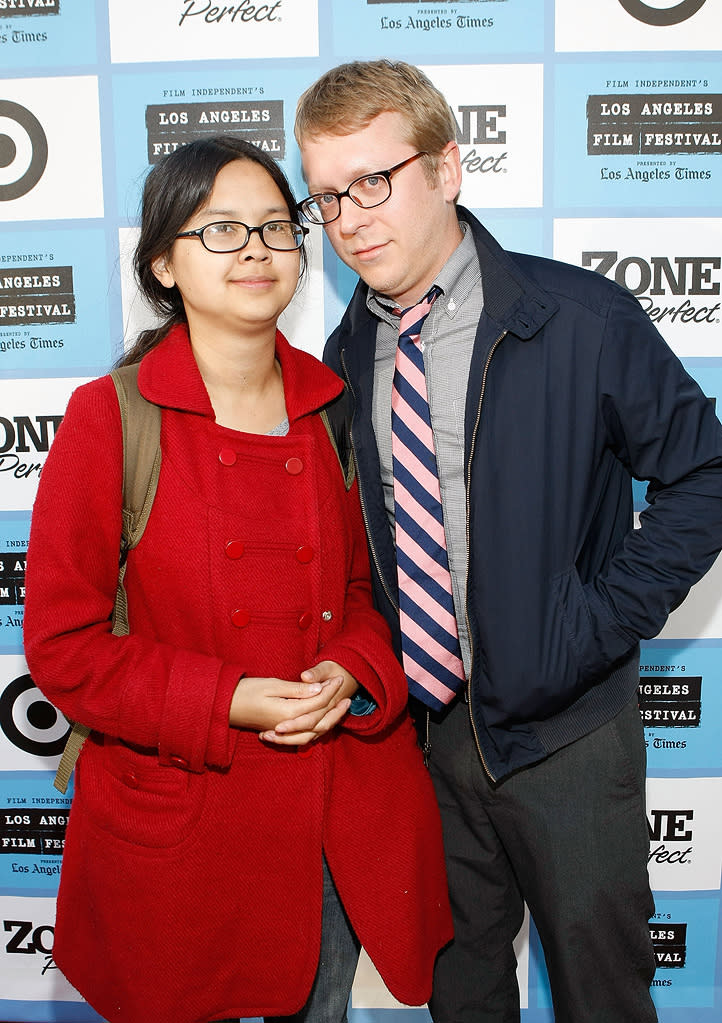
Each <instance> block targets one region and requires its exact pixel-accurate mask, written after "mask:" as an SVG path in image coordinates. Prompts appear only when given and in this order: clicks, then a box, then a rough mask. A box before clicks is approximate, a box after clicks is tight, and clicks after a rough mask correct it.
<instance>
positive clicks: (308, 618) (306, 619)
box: [298, 611, 313, 629]
mask: <svg viewBox="0 0 722 1023" xmlns="http://www.w3.org/2000/svg"><path fill="white" fill-rule="evenodd" d="M312 621H313V615H312V614H311V612H310V611H304V613H303V614H302V615H301V617H300V618H299V619H298V627H299V629H307V628H308V627H309V626H310V624H311V622H312Z"/></svg>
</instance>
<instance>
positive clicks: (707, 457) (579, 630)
mask: <svg viewBox="0 0 722 1023" xmlns="http://www.w3.org/2000/svg"><path fill="white" fill-rule="evenodd" d="M458 214H459V217H460V219H462V220H464V221H466V223H468V224H469V225H470V227H471V230H472V232H473V235H474V239H475V242H476V247H477V250H478V254H479V261H480V264H481V275H482V278H481V279H482V287H483V293H484V309H483V312H482V315H481V318H480V321H479V326H478V329H477V333H476V339H475V342H474V351H473V356H472V360H471V369H470V373H469V383H468V390H467V400H466V416H465V451H464V462H465V470H466V471H465V476H466V492H467V535H468V545H469V564H468V576H467V598H466V609H465V611H466V615H467V618H468V627H469V637H470V641H471V653H472V669H471V678H470V680H469V707H470V712H471V719H472V725H473V729H474V733H475V736H476V740H477V745H478V749H479V754H480V756H481V758H482V760H483V763H484V766H485V768H486V770H487V771H488V773H489V775H490V776H491V777H492V778H493V779H500V778H502V777H504V776H505V775H507V774H509V773H510V772H511V771H513V770H515V769H517V768H520V767H523V766H525V765H528V764H532V763H535V762H536V761H539V760H540V759H542V758H543V757H545V756H546V755H547V754H549V753H550V752H552V751H553V750H555V749H558V748H560V747H561V746H564V745H566V744H567V743H569V742H572V741H574V740H575V739H577V738H579V737H580V736H582V735H585V734H587V733H588V732H590V731H591V730H592V729H594V728H597V727H598V726H600V725H602V724H604V723H605V722H606V721H608V720H610V719H611V718H612V717H613V716H614V715H615V714H617V713H618V712H619V711H620V710H621V709H622V708H623V707H624V706H625V705H626V704H627V703H628V702H629V701H630V700H631V699H632V698H633V697H634V694H635V692H636V689H637V686H638V684H639V641H640V640H641V639H650V638H652V637H653V636H656V635H657V633H658V632H659V631H660V629H661V628H662V627H663V626H664V623H665V621H666V620H667V616H668V615H669V613H670V611H672V610H673V609H674V608H675V607H676V606H677V605H679V604H680V603H681V601H682V600H683V599H684V598H685V596H686V595H687V592H688V591H689V589H690V587H691V586H692V585H693V583H695V582H696V581H697V580H698V579H700V578H701V576H702V575H704V573H705V572H706V571H707V570H708V569H709V567H710V566H711V565H712V563H713V561H714V559H715V557H716V555H717V553H718V552H719V550H720V549H721V548H722V426H721V425H720V423H719V421H718V420H717V418H716V416H715V414H714V409H713V406H712V403H711V402H710V401H709V399H708V398H706V397H705V396H704V394H703V393H702V391H701V390H700V388H699V387H698V385H697V384H696V383H695V382H694V381H693V380H692V379H691V377H690V376H689V375H688V374H687V373H686V371H685V370H684V368H683V366H682V365H681V363H680V362H679V360H678V359H677V357H676V356H675V355H674V354H673V352H672V351H671V349H670V348H669V347H668V345H667V344H666V342H665V341H664V340H663V338H662V337H661V336H660V334H659V333H658V331H657V330H656V328H655V327H654V326H653V324H652V322H651V321H650V319H649V317H648V316H647V314H646V313H645V312H644V311H643V310H642V308H641V306H640V304H639V303H638V302H637V300H636V298H634V297H633V296H632V295H631V294H630V293H629V292H628V291H626V290H625V289H623V288H621V287H619V286H618V285H616V284H615V283H613V282H612V281H609V280H607V279H606V278H604V277H602V276H600V275H598V274H596V273H592V272H591V271H588V270H581V269H579V268H577V267H573V266H569V265H566V264H563V263H559V262H556V261H553V260H548V259H543V258H540V257H536V256H529V255H521V254H516V253H507V252H505V251H504V250H503V249H502V248H501V247H500V246H499V245H498V244H497V242H496V241H495V240H494V239H493V238H492V237H491V235H490V234H489V233H488V232H487V231H486V230H485V229H484V228H483V227H482V226H481V224H480V223H479V222H478V220H476V218H475V217H473V216H472V214H471V213H469V212H468V211H467V210H465V209H463V208H462V207H458ZM367 292H368V288H367V287H366V285H364V284H363V283H362V282H359V284H358V286H357V288H356V291H355V293H354V295H353V298H352V299H351V302H350V304H349V307H348V309H347V310H346V313H345V315H344V317H343V319H342V321H341V323H340V325H339V326H338V327H337V329H336V330H335V331H334V333H333V334H332V335H331V337H330V338H329V340H328V342H327V345H326V351H325V356H324V358H325V361H326V362H327V363H328V365H330V366H331V367H332V368H333V369H335V370H336V372H338V373H339V374H340V375H341V376H342V377H343V378H344V379H345V381H346V383H347V385H348V387H349V389H350V392H351V395H352V398H353V401H354V412H353V419H352V427H351V439H352V444H353V450H354V455H355V461H356V471H357V475H358V480H359V487H360V492H361V499H362V506H363V510H364V518H365V522H366V529H367V533H368V539H369V549H370V553H371V563H372V571H373V576H374V592H375V599H376V604H377V606H378V607H379V609H380V610H381V611H382V612H383V613H384V614H385V616H386V618H387V620H388V622H389V624H390V626H391V629H392V633H393V636H394V642H395V644H396V649H397V652H399V650H400V644H399V623H398V590H397V582H396V563H395V555H394V543H393V536H392V532H391V529H390V527H389V521H388V517H387V514H386V510H385V508H384V499H383V492H382V487H381V477H380V471H379V461H378V454H377V450H376V443H375V437H374V430H373V425H372V419H371V415H372V396H373V372H374V347H375V339H376V328H377V321H376V320H375V319H374V318H373V317H372V316H371V314H370V313H369V312H368V309H367V307H366V296H367ZM632 477H635V478H637V479H641V480H647V481H649V486H648V489H647V501H648V507H647V508H645V510H644V511H643V512H642V514H641V517H640V524H641V528H639V529H634V528H633V503H632Z"/></svg>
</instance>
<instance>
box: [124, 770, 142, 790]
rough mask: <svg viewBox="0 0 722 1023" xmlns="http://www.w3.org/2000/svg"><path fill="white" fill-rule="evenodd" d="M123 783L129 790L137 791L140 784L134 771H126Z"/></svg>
mask: <svg viewBox="0 0 722 1023" xmlns="http://www.w3.org/2000/svg"><path fill="white" fill-rule="evenodd" d="M123 781H124V782H125V784H126V785H127V786H128V788H129V789H137V788H138V786H139V784H140V782H139V781H138V776H137V774H135V772H134V771H126V772H125V774H124V775H123Z"/></svg>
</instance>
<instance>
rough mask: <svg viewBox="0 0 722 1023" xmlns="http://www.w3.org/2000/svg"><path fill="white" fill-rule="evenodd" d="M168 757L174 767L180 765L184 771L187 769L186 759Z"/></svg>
mask: <svg viewBox="0 0 722 1023" xmlns="http://www.w3.org/2000/svg"><path fill="white" fill-rule="evenodd" d="M168 759H169V760H170V762H171V764H173V766H174V767H182V768H183V770H184V771H187V770H188V761H187V760H184V759H183V757H169V758H168Z"/></svg>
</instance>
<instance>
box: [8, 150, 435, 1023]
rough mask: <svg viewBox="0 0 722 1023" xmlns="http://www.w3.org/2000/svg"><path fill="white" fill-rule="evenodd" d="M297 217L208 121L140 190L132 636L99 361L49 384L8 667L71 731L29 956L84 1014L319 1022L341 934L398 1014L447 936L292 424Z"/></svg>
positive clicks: (272, 167)
mask: <svg viewBox="0 0 722 1023" xmlns="http://www.w3.org/2000/svg"><path fill="white" fill-rule="evenodd" d="M247 225H250V226H247ZM304 231H305V229H304V228H302V227H300V225H299V224H298V220H297V214H296V207H295V203H294V201H293V197H292V195H291V192H290V190H289V187H288V184H287V182H286V179H285V178H284V176H283V174H282V172H281V171H280V169H279V168H278V166H277V165H276V164H275V163H274V162H273V161H272V160H270V159H269V158H267V157H266V156H265V155H264V154H263V153H261V152H260V151H259V150H257V149H256V148H254V147H253V146H251V145H249V144H247V143H245V142H242V141H240V140H238V139H234V138H233V137H232V136H224V137H219V138H216V139H211V140H204V141H200V142H194V143H191V144H190V145H188V146H186V147H183V148H181V149H178V150H177V151H176V152H175V153H173V154H171V155H170V156H168V157H166V158H165V160H164V161H163V162H161V163H160V164H158V165H157V166H156V167H155V168H154V169H153V170H152V171H151V173H150V174H149V176H148V178H147V181H146V185H145V191H144V198H143V214H142V224H141V235H140V240H139V244H138V249H137V252H136V263H135V267H136V274H137V277H138V280H139V283H140V287H141V290H142V292H143V293H144V295H145V297H146V298H147V299H148V300H149V301H150V302H151V304H153V305H154V306H155V308H156V309H157V310H159V311H161V312H162V313H163V314H164V315H165V317H166V322H165V324H164V326H163V328H161V329H160V330H156V331H149V332H146V333H145V334H143V335H142V336H141V337H140V339H139V341H138V342H137V343H136V345H135V347H134V348H133V350H132V351H131V352H130V353H129V354H128V355H127V356H126V358H125V360H124V361H125V362H137V361H140V360H142V361H140V370H139V376H138V386H139V389H140V391H141V393H142V394H143V396H144V397H145V398H147V399H148V400H149V401H151V402H152V403H154V404H157V405H158V406H160V408H161V410H162V419H161V423H162V425H161V450H162V465H161V474H160V480H159V484H158V489H157V493H156V496H155V500H154V503H153V508H152V512H151V515H150V519H149V521H148V525H147V527H146V529H145V532H144V534H143V538H142V540H141V542H140V544H139V545H138V547H137V548H135V549H134V550H132V551H131V552H130V554H129V557H128V562H127V571H126V577H125V583H126V590H127V593H128V604H129V620H130V634H129V635H128V636H122V637H119V636H115V635H113V634H112V633H111V624H110V615H111V611H112V608H113V601H114V594H115V587H116V581H117V574H118V550H119V543H120V535H121V505H122V457H123V444H122V435H121V422H120V415H119V410H118V402H117V399H116V395H115V390H114V387H113V384H112V381H111V380H110V378H109V377H103V378H101V379H99V380H96V381H94V382H92V383H89V384H86V385H85V386H83V387H80V388H79V389H78V390H77V391H76V392H75V393H74V394H73V396H72V398H71V400H70V403H69V405H68V409H67V413H66V416H65V419H64V421H63V423H62V425H61V427H60V429H59V431H58V434H57V437H56V440H55V442H54V444H53V447H52V450H51V452H50V454H49V456H48V459H47V462H46V464H45V467H44V470H43V476H42V480H41V483H40V487H39V491H38V496H37V500H36V504H35V508H34V511H33V520H32V529H31V538H30V550H29V554H28V573H27V602H26V611H25V643H26V656H27V660H28V664H29V666H30V670H31V672H32V675H33V678H34V679H35V681H36V682H37V684H38V685H39V686H40V688H41V689H42V690H43V691H44V692H45V693H46V695H47V696H48V698H49V699H51V700H52V701H53V702H54V703H55V704H56V705H57V706H58V707H59V708H60V709H61V710H62V711H63V713H65V714H66V715H67V716H68V717H69V718H72V719H74V720H77V721H80V722H82V723H83V724H85V725H87V726H89V727H90V728H92V729H93V731H92V733H91V737H90V739H89V740H88V741H87V742H86V744H85V746H84V748H83V751H82V753H81V755H80V759H79V761H78V766H77V771H76V782H75V796H74V801H73V807H72V811H71V815H70V822H69V825H68V832H67V840H66V848H65V855H64V859H63V867H62V875H61V881H60V889H59V893H58V919H57V927H56V938H55V949H54V956H55V960H56V962H57V965H58V966H59V967H60V969H61V970H62V971H63V972H64V973H65V974H66V976H67V977H68V979H69V980H70V981H71V983H73V984H74V985H75V986H76V987H77V988H78V990H79V991H80V992H81V993H82V994H83V996H84V997H85V998H86V999H87V1000H88V1002H90V1004H91V1005H92V1006H93V1007H94V1008H95V1009H96V1010H97V1011H98V1012H99V1013H101V1014H102V1015H103V1016H104V1017H105V1018H106V1019H107V1020H114V1021H115V1020H119V1021H123V1023H148V1021H149V1020H152V1021H153V1023H207V1021H211V1020H218V1019H221V1018H227V1017H235V1018H238V1017H248V1016H259V1015H263V1016H267V1017H277V1016H288V1015H289V1014H292V1013H298V1015H297V1016H295V1017H294V1018H296V1019H299V1020H306V1019H307V1020H308V1021H309V1023H317V1021H321V1020H323V1021H329V1023H338V1021H341V1020H344V1019H345V1018H346V1003H347V1000H348V993H349V990H350V985H351V981H352V978H353V972H354V968H355V963H356V959H357V955H358V943H361V944H362V945H363V946H364V947H365V948H366V949H367V951H368V953H369V955H370V956H371V958H372V960H373V961H374V963H375V965H376V967H377V969H378V970H379V972H380V973H381V976H382V977H383V979H384V980H385V982H386V984H387V986H388V987H389V989H390V990H391V992H392V993H393V994H394V995H395V996H396V997H397V998H398V999H399V1000H401V1001H403V1002H406V1003H409V1004H421V1003H423V1002H424V1001H426V999H427V998H428V996H429V994H430V988H431V973H432V966H433V962H434V958H435V955H436V953H437V951H438V949H439V948H440V947H441V946H442V945H443V944H444V943H446V942H447V941H448V940H449V939H450V937H451V925H450V916H449V911H448V904H447V897H446V885H445V878H444V869H443V854H442V846H441V837H440V827H439V821H438V817H437V810H436V806H435V803H434V799H433V794H432V789H431V785H430V782H429V779H428V777H427V774H426V772H425V770H424V767H423V765H422V762H421V759H420V754H419V751H418V749H417V746H416V742H415V736H414V731H413V728H412V725H411V723H410V721H409V718H408V715H407V712H406V689H405V682H404V677H403V674H402V671H401V669H400V667H399V665H398V663H397V661H396V659H395V658H394V656H393V653H392V651H391V648H390V646H389V643H388V636H387V631H386V626H385V625H384V624H383V622H382V619H381V617H380V616H379V615H378V614H377V613H376V612H375V611H374V610H373V609H372V606H371V597H370V582H369V568H368V560H367V552H366V543H365V536H364V530H363V524H362V519H361V514H360V507H359V501H358V494H357V490H356V486H355V484H354V485H353V486H351V488H350V489H348V490H347V488H346V481H345V479H344V476H343V474H342V472H341V469H340V466H339V461H338V458H337V456H336V453H335V452H334V449H333V447H332V445H331V442H330V440H329V437H328V434H327V432H326V429H325V427H324V425H323V422H322V420H321V417H320V416H319V415H318V412H319V410H320V409H321V408H323V407H324V406H326V405H328V404H329V403H330V402H332V401H333V400H334V399H335V398H336V397H337V396H338V395H339V394H340V392H341V383H340V381H339V380H338V378H337V377H336V376H335V375H334V374H333V373H332V372H331V371H330V370H328V369H327V368H326V367H325V366H323V365H322V364H321V363H319V362H318V361H317V360H316V359H314V358H312V357H311V356H310V355H307V354H306V353H304V352H301V351H298V350H295V349H293V348H291V347H290V346H289V344H288V343H287V341H286V340H285V339H284V338H283V336H282V335H281V334H280V333H279V332H278V331H277V327H276V323H277V320H278V316H279V314H280V313H281V312H282V311H283V309H284V308H285V307H286V306H287V305H288V303H289V302H290V300H291V298H292V296H293V294H294V291H295V289H296V286H297V282H298V278H299V271H300V268H301V267H302V265H303V264H304V257H303V248H302V246H303V236H304ZM322 911H323V926H322Z"/></svg>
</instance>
